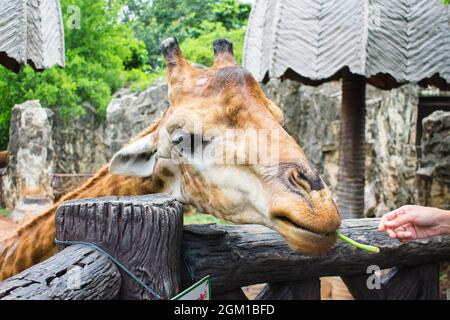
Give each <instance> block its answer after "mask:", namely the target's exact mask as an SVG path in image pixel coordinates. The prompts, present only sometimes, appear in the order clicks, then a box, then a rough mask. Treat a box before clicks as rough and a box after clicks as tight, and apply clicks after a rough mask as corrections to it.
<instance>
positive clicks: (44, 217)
mask: <svg viewBox="0 0 450 320" xmlns="http://www.w3.org/2000/svg"><path fill="white" fill-rule="evenodd" d="M163 187H164V182H163V181H162V178H161V177H159V176H157V175H155V176H154V177H151V178H137V177H117V176H111V175H110V174H109V173H108V168H107V166H105V167H103V168H102V169H100V170H99V171H98V173H97V174H96V175H95V176H94V177H93V178H91V179H90V180H89V181H87V182H86V183H85V184H84V185H83V186H81V187H80V188H79V189H77V190H75V191H73V192H70V193H68V194H67V195H66V196H64V197H63V198H62V199H61V200H60V201H59V202H58V203H56V204H55V205H54V206H53V207H51V208H50V209H48V210H47V211H45V212H43V213H42V214H40V215H39V216H37V217H36V218H34V219H33V220H31V221H30V222H28V223H26V224H25V225H24V226H23V227H21V228H20V229H19V230H18V231H17V232H16V233H15V234H14V235H13V236H12V237H10V238H8V239H6V240H5V241H3V242H2V243H0V281H1V280H4V279H6V278H8V277H10V276H12V275H15V274H17V273H19V272H21V271H23V270H25V269H26V268H29V267H31V266H32V265H34V264H36V263H38V262H40V261H43V260H45V259H47V258H48V257H50V256H52V255H53V254H54V253H55V252H56V246H55V243H54V241H55V212H56V209H57V208H58V206H59V205H60V204H61V203H62V202H63V201H65V200H73V199H82V198H94V197H102V196H110V195H117V196H126V195H142V194H150V193H156V192H160V191H162V188H163Z"/></svg>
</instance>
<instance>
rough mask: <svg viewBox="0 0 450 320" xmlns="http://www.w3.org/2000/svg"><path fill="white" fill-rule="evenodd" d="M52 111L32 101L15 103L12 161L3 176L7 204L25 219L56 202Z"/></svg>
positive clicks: (11, 134) (14, 212) (12, 122)
mask: <svg viewBox="0 0 450 320" xmlns="http://www.w3.org/2000/svg"><path fill="white" fill-rule="evenodd" d="M52 115H53V114H52V112H51V111H50V110H48V109H44V108H42V107H41V105H40V103H39V101H36V100H32V101H27V102H25V103H23V104H19V105H16V106H14V108H13V110H12V116H11V128H10V141H9V146H8V150H9V152H10V161H9V165H8V166H7V169H6V174H5V175H4V178H3V192H4V197H3V198H4V200H5V203H6V206H7V207H8V208H9V209H14V210H13V212H12V218H13V219H14V220H16V221H21V220H23V219H24V218H26V216H27V215H28V214H32V213H33V214H34V213H39V212H41V211H42V210H44V209H46V208H48V207H49V206H50V205H51V203H52V188H51V170H52V167H53V140H52V132H51V117H52Z"/></svg>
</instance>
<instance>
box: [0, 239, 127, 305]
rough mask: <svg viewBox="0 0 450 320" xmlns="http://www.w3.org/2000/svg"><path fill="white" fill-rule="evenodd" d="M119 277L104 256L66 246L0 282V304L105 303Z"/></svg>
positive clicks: (117, 287)
mask: <svg viewBox="0 0 450 320" xmlns="http://www.w3.org/2000/svg"><path fill="white" fill-rule="evenodd" d="M120 283H121V276H120V273H119V271H118V270H117V268H116V266H115V265H114V263H113V262H112V261H111V260H109V259H108V257H107V256H105V255H104V254H102V253H100V252H98V251H97V250H95V249H92V248H88V247H86V246H80V245H73V246H70V247H68V248H66V249H64V250H63V251H61V252H60V253H58V254H56V255H54V256H53V257H51V258H49V259H48V260H45V261H44V262H41V263H39V264H37V265H35V266H33V267H31V268H29V269H27V270H24V271H23V272H21V273H19V274H17V275H15V276H13V277H11V278H9V279H7V280H5V281H3V282H0V300H109V299H115V298H117V296H118V293H119V290H120Z"/></svg>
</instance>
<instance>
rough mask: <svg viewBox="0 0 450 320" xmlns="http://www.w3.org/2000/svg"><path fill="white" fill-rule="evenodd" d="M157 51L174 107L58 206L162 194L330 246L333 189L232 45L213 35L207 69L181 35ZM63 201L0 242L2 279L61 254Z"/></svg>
mask: <svg viewBox="0 0 450 320" xmlns="http://www.w3.org/2000/svg"><path fill="white" fill-rule="evenodd" d="M160 49H161V52H162V54H163V56H164V60H165V63H166V70H167V75H166V76H167V81H168V96H169V101H170V106H169V108H168V109H167V110H166V111H165V112H164V113H163V114H162V116H161V117H160V118H159V119H158V120H157V121H155V122H154V123H153V124H152V125H151V126H150V127H149V128H147V129H146V130H144V131H143V132H142V133H141V134H139V135H138V136H137V137H136V138H134V139H132V141H131V142H130V144H128V145H127V146H125V147H124V148H123V149H121V150H120V151H119V152H118V153H117V154H116V155H114V156H113V158H112V159H111V161H110V163H109V164H108V165H105V166H104V167H102V168H101V169H100V170H99V171H98V172H97V174H96V175H95V176H94V177H93V178H91V179H90V180H88V181H87V182H86V183H85V184H84V185H83V186H81V187H80V188H79V189H77V190H75V191H73V192H70V193H68V194H67V195H66V196H64V197H63V198H62V199H61V202H62V201H65V200H68V199H80V198H92V197H99V196H106V195H122V196H124V195H143V194H150V193H159V192H162V193H167V194H170V195H172V196H173V197H174V198H176V199H178V200H179V201H181V202H182V203H185V204H191V205H193V206H194V207H196V208H198V209H199V210H201V211H203V212H206V213H209V214H212V215H215V216H217V217H219V218H222V219H225V220H228V221H231V222H234V223H238V224H247V223H255V224H261V225H264V226H267V227H269V228H272V229H274V230H276V231H278V232H279V233H280V234H281V235H282V236H283V237H284V238H285V239H286V241H287V243H288V244H289V246H290V247H291V248H293V249H294V250H298V251H299V252H302V253H304V254H308V255H317V254H322V253H324V252H326V251H327V250H328V249H330V248H331V247H332V246H333V244H334V242H335V240H336V236H335V231H336V230H337V228H338V227H339V225H340V216H339V212H338V210H337V208H336V205H335V203H334V201H333V198H332V196H331V193H330V191H329V189H328V188H327V186H326V185H325V183H324V182H323V180H322V179H321V177H320V176H319V174H318V173H317V171H316V170H315V169H314V168H313V167H312V165H311V163H310V162H309V161H308V159H307V158H306V156H305V153H304V152H303V150H302V149H301V147H300V146H299V145H298V144H297V143H296V142H295V140H294V139H293V138H292V137H291V136H290V135H289V134H288V133H287V132H286V131H285V130H284V129H283V127H282V121H283V116H282V112H281V110H280V109H279V108H278V107H277V106H275V104H274V103H273V102H272V101H271V100H269V99H268V98H267V97H266V96H265V95H264V93H263V91H262V89H261V87H260V86H259V84H258V82H257V81H256V80H255V79H254V78H253V76H252V75H251V74H250V73H249V72H248V71H246V70H245V69H244V68H243V67H241V66H239V65H238V64H237V63H236V60H235V57H234V55H233V45H232V43H231V42H229V41H227V40H225V39H218V40H216V41H214V43H213V51H214V56H215V59H214V64H213V65H212V67H210V68H198V67H195V66H193V65H191V64H189V63H188V61H187V60H186V59H185V58H184V56H183V54H182V52H181V49H180V47H179V45H178V42H177V40H176V39H175V38H168V39H166V40H164V41H163V42H162V44H161V47H160ZM199 123H200V124H201V126H199ZM259 131H264V132H266V133H267V139H265V140H264V139H263V140H262V141H263V142H261V143H260V147H259V148H256V150H254V149H255V148H253V147H254V144H249V143H243V142H242V141H244V142H245V141H247V138H248V137H250V136H252V134H248V132H250V133H255V132H259ZM229 132H231V133H232V134H229ZM235 132H237V133H235ZM233 133H234V134H233ZM242 137H244V139H239V138H242ZM272 138H273V139H272ZM238 140H239V141H238ZM248 141H250V140H248ZM251 141H253V140H251ZM230 142H231V143H230ZM257 142H259V141H257ZM218 150H219V151H220V150H222V152H219V151H218ZM267 150H268V151H270V152H272V151H276V152H273V154H276V161H263V160H264V159H265V158H266V157H265V155H266V151H267ZM199 155H200V156H199ZM230 155H231V156H230ZM228 156H230V157H229V158H230V159H231V160H232V161H228V160H230V159H228V158H227V157H228ZM269 158H270V157H269ZM250 160H252V161H250ZM61 202H59V203H57V204H55V205H54V206H53V207H52V208H51V209H49V210H47V211H46V212H44V213H42V214H40V215H39V216H37V217H36V218H35V219H34V220H32V221H30V222H29V223H27V224H26V225H24V226H23V227H22V228H21V229H19V230H18V232H17V233H16V234H15V235H14V236H12V237H11V238H9V239H7V240H6V241H5V242H4V243H2V244H0V279H5V278H7V277H9V276H11V275H14V274H16V273H18V272H19V271H21V270H23V269H25V268H28V267H30V266H31V265H33V264H35V263H38V262H40V261H42V260H44V259H46V258H47V257H49V256H51V255H53V254H54V253H55V250H56V248H55V245H54V239H55V222H54V219H55V217H54V215H55V211H56V208H57V207H58V205H59V204H60V203H61Z"/></svg>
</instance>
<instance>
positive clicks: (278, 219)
mask: <svg viewBox="0 0 450 320" xmlns="http://www.w3.org/2000/svg"><path fill="white" fill-rule="evenodd" d="M272 220H273V221H274V223H275V226H281V227H284V228H286V227H287V228H289V229H291V228H293V229H294V230H297V231H300V232H304V233H307V234H310V235H313V236H316V237H322V238H326V237H330V236H334V232H320V231H318V230H313V229H312V228H310V227H307V226H305V225H303V224H299V223H297V222H294V221H292V220H291V219H289V218H288V217H286V216H284V215H283V216H281V215H280V216H276V215H275V216H274V217H273V218H272Z"/></svg>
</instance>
